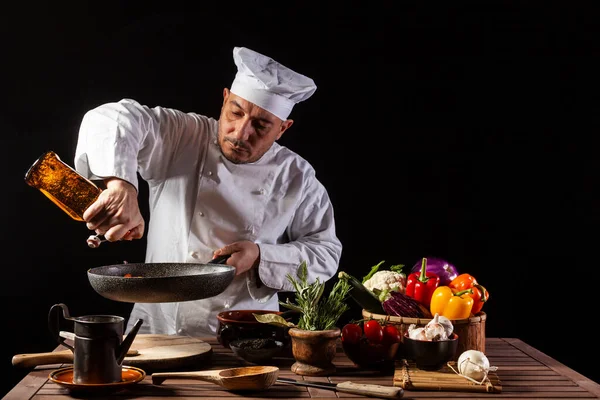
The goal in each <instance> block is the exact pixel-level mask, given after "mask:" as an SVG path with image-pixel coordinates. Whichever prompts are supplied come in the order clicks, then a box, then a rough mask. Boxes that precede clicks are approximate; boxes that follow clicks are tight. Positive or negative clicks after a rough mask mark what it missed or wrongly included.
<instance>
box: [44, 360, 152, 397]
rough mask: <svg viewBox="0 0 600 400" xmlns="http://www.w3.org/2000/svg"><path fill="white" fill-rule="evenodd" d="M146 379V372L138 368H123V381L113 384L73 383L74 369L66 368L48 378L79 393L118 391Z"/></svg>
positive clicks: (53, 372)
mask: <svg viewBox="0 0 600 400" xmlns="http://www.w3.org/2000/svg"><path fill="white" fill-rule="evenodd" d="M145 377H146V372H144V370H142V369H140V368H136V367H126V366H123V367H122V370H121V381H119V382H113V383H74V382H73V367H72V366H70V367H65V368H60V369H57V370H56V371H52V372H51V373H50V375H48V378H49V379H50V380H51V381H52V382H54V383H56V384H58V385H61V386H63V387H66V388H67V389H69V390H77V391H82V390H84V391H105V390H118V389H122V388H123V387H125V386H128V385H132V384H134V383H138V382H140V381H141V380H143V379H144V378H145Z"/></svg>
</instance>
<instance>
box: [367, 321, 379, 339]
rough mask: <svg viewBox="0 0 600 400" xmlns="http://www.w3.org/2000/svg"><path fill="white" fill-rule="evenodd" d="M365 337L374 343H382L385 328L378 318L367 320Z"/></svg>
mask: <svg viewBox="0 0 600 400" xmlns="http://www.w3.org/2000/svg"><path fill="white" fill-rule="evenodd" d="M365 337H366V338H367V339H368V340H369V341H370V342H372V343H381V341H382V340H383V329H382V328H381V325H379V322H378V321H377V320H376V319H370V320H368V321H367V322H365Z"/></svg>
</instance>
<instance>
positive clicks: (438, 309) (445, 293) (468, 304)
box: [429, 286, 474, 319]
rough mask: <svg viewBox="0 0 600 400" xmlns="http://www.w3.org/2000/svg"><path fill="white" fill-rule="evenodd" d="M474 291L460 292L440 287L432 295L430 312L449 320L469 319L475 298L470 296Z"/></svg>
mask: <svg viewBox="0 0 600 400" xmlns="http://www.w3.org/2000/svg"><path fill="white" fill-rule="evenodd" d="M472 292H473V289H466V290H461V291H458V290H456V289H452V288H451V287H449V286H438V287H437V288H436V289H435V290H434V292H433V294H432V295H431V304H430V306H429V311H431V315H435V314H436V313H437V314H439V315H442V316H444V317H446V318H448V319H464V318H469V316H470V315H471V309H472V308H473V302H474V300H473V298H472V297H471V296H469V294H470V293H472Z"/></svg>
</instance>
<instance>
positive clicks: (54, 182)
mask: <svg viewBox="0 0 600 400" xmlns="http://www.w3.org/2000/svg"><path fill="white" fill-rule="evenodd" d="M25 182H27V184H28V185H29V186H31V187H34V188H36V189H39V190H40V191H41V192H42V193H43V194H45V195H46V196H47V197H48V198H49V199H50V200H52V202H53V203H54V204H56V205H57V206H59V207H60V208H61V209H62V210H63V211H64V212H66V213H67V214H68V215H69V216H70V217H71V218H73V219H74V220H76V221H84V219H83V213H84V211H85V210H86V209H87V208H88V207H89V206H91V205H92V203H93V202H94V201H96V199H97V198H98V196H99V195H100V192H102V189H100V188H99V187H98V186H96V184H94V183H93V182H92V181H90V180H89V179H87V178H85V177H84V176H82V175H81V174H79V172H77V171H75V169H73V168H71V167H70V166H69V165H67V164H65V163H64V162H63V161H61V159H60V158H59V157H58V155H57V154H56V153H55V152H53V151H47V152H46V153H44V154H42V156H41V157H40V158H38V159H37V160H36V161H35V162H34V163H33V165H32V166H31V167H30V168H29V170H28V171H27V173H26V174H25Z"/></svg>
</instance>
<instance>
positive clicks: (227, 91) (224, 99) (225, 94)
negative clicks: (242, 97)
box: [223, 88, 229, 104]
mask: <svg viewBox="0 0 600 400" xmlns="http://www.w3.org/2000/svg"><path fill="white" fill-rule="evenodd" d="M227 97H229V89H227V88H223V104H225V102H226V101H227Z"/></svg>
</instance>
